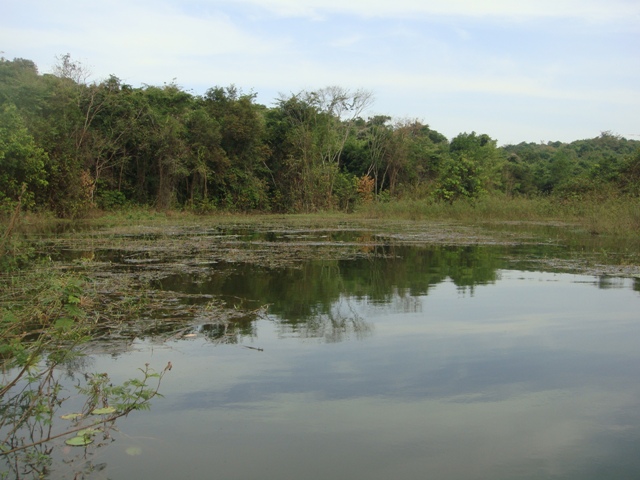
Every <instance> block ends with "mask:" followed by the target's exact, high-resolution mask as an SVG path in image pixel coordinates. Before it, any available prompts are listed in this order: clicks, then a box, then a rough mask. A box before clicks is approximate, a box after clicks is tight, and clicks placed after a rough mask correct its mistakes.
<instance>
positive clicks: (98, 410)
mask: <svg viewBox="0 0 640 480" xmlns="http://www.w3.org/2000/svg"><path fill="white" fill-rule="evenodd" d="M115 412H116V409H115V408H114V407H104V408H96V409H95V410H93V411H92V412H91V414H92V415H109V414H111V413H115Z"/></svg>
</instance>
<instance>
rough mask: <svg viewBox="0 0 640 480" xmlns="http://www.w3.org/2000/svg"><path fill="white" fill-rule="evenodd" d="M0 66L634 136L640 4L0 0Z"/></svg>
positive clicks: (509, 137)
mask: <svg viewBox="0 0 640 480" xmlns="http://www.w3.org/2000/svg"><path fill="white" fill-rule="evenodd" d="M0 52H1V53H0V56H2V57H4V58H6V59H9V60H12V59H14V58H25V59H29V60H33V61H34V62H35V63H36V65H37V66H38V69H39V71H40V73H50V72H51V71H52V67H53V66H54V65H55V64H56V63H57V62H58V60H57V59H58V58H60V57H61V56H62V55H65V54H67V53H68V54H70V55H71V58H72V59H74V60H76V61H78V62H81V63H82V64H83V65H84V66H85V67H86V68H87V69H88V70H89V71H90V72H91V77H90V79H89V81H95V82H99V81H101V80H103V79H105V78H107V77H108V76H109V75H111V74H113V75H115V76H117V77H118V78H120V79H121V80H122V81H123V82H124V83H127V84H130V85H133V86H134V87H139V86H142V85H159V86H160V85H163V84H167V83H172V82H173V83H176V84H177V85H179V86H180V87H181V88H183V89H184V90H186V91H189V92H191V93H193V94H195V95H201V94H203V93H205V92H206V90H207V89H209V88H212V87H215V86H229V85H235V86H236V87H238V88H239V89H241V90H242V91H243V92H244V93H255V94H256V99H257V102H259V103H262V104H264V105H267V106H273V105H274V103H275V101H276V100H277V98H278V97H280V96H281V95H285V96H287V95H291V94H294V93H298V92H300V91H302V90H309V91H311V90H314V89H318V88H323V87H327V86H332V85H337V86H340V87H343V88H346V89H349V90H351V91H355V90H358V89H364V90H367V91H370V92H371V93H372V94H373V96H374V102H373V104H372V106H371V107H370V108H369V109H368V110H367V111H366V112H365V114H364V116H372V115H389V116H391V117H393V119H394V120H398V121H405V120H419V121H421V122H423V123H425V124H428V125H429V126H430V127H431V128H432V129H434V130H437V131H438V132H440V133H442V134H444V135H445V136H447V137H448V138H453V137H454V136H456V135H458V134H459V133H462V132H467V133H470V132H472V131H474V132H476V133H478V134H481V133H486V134H488V135H489V136H491V137H492V138H494V139H496V140H497V141H498V144H499V145H504V144H517V143H520V142H536V143H538V142H548V141H563V142H571V141H573V140H580V139H585V138H593V137H596V136H598V135H600V133H602V132H604V131H610V132H612V133H614V134H617V135H621V136H623V137H626V138H629V139H636V140H640V113H639V112H640V1H638V0H446V1H445V0H439V1H434V0H184V1H179V0H100V1H95V0H0Z"/></svg>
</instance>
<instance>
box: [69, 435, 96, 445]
mask: <svg viewBox="0 0 640 480" xmlns="http://www.w3.org/2000/svg"><path fill="white" fill-rule="evenodd" d="M92 442H93V438H91V437H90V436H88V435H76V436H75V437H71V438H70V439H68V440H67V441H66V442H64V443H66V444H67V445H70V446H72V447H84V446H85V445H89V444H90V443H92Z"/></svg>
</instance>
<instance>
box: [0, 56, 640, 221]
mask: <svg viewBox="0 0 640 480" xmlns="http://www.w3.org/2000/svg"><path fill="white" fill-rule="evenodd" d="M87 79H88V72H87V70H86V69H85V68H84V67H83V66H82V65H81V64H80V63H78V62H75V61H74V60H73V59H72V58H71V57H70V56H69V55H64V56H62V57H60V58H59V64H58V65H57V66H56V67H55V68H54V69H53V74H44V75H43V74H40V73H39V72H38V69H37V67H36V65H35V64H34V62H32V61H30V60H25V59H20V58H17V59H14V60H8V59H5V58H0V209H2V210H8V209H11V208H12V206H13V205H15V203H16V202H17V201H18V200H19V199H20V200H21V202H22V205H24V206H26V207H27V208H40V209H48V210H51V211H54V212H56V213H57V214H58V215H59V216H63V217H74V216H81V215H83V214H85V213H86V212H87V211H89V210H90V209H91V208H96V207H98V208H103V209H111V208H117V207H120V206H124V205H150V206H153V207H155V208H158V209H170V208H187V209H193V210H195V211H201V212H207V211H211V210H215V209H228V210H236V211H253V210H257V211H278V212H308V211H315V210H327V209H341V210H350V209H352V208H354V206H355V205H357V204H358V203H366V202H371V201H385V200H388V199H391V198H394V197H402V196H405V197H406V196H409V197H416V198H432V199H433V200H434V201H446V202H455V201H457V200H459V199H471V200H472V199H474V198H478V197H480V196H482V195H487V194H492V193H500V194H504V195H507V196H514V195H558V196H561V197H567V196H574V197H575V196H580V195H585V194H590V193H594V192H603V191H606V192H616V193H619V194H622V195H635V196H637V195H639V194H640V174H638V164H639V161H638V159H639V158H640V153H639V152H640V150H639V148H640V142H638V141H635V140H628V139H625V138H622V137H619V136H617V135H615V134H613V133H611V132H602V133H601V135H599V136H598V137H596V138H592V139H584V140H577V141H575V142H572V143H561V142H549V143H540V144H534V143H520V144H518V145H507V146H503V147H498V146H497V142H496V140H494V139H492V138H491V137H490V136H489V135H487V134H478V133H476V132H470V133H468V132H464V133H460V134H459V135H457V136H456V137H454V138H453V139H450V140H449V139H447V138H446V137H445V136H444V135H442V134H441V133H439V132H437V131H436V130H433V129H432V128H431V127H430V126H429V125H426V124H424V123H422V122H420V121H418V120H403V121H400V120H394V119H392V118H391V117H389V116H385V115H376V116H373V117H368V118H364V117H363V115H364V112H365V111H366V109H367V108H368V107H369V106H370V105H371V103H372V101H373V95H372V93H371V92H367V91H362V90H349V89H345V88H342V87H338V86H328V87H325V88H322V89H319V90H315V91H301V92H297V93H292V94H290V95H281V96H280V97H279V98H277V99H276V100H275V102H274V106H272V107H267V106H264V105H260V104H258V103H256V96H255V94H253V93H245V92H242V91H240V90H239V89H237V88H236V87H234V86H233V85H231V86H226V87H221V86H213V87H212V88H210V89H209V90H207V91H206V93H205V94H204V95H194V94H192V93H190V92H187V91H185V90H183V89H182V88H181V87H179V86H178V85H176V84H174V83H170V84H165V85H162V86H150V85H145V86H143V87H138V88H134V87H132V86H131V85H127V84H126V83H123V82H122V81H121V80H120V79H119V78H118V77H116V76H114V75H112V76H110V77H109V78H107V79H106V80H103V81H101V82H94V83H88V82H87Z"/></svg>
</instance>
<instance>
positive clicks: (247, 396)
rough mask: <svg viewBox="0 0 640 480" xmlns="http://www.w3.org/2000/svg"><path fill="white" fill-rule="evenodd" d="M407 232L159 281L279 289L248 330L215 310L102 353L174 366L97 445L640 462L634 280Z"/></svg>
mask: <svg viewBox="0 0 640 480" xmlns="http://www.w3.org/2000/svg"><path fill="white" fill-rule="evenodd" d="M403 248H404V250H402V251H400V252H394V254H393V255H377V256H373V257H369V258H360V259H357V258H356V259H352V260H344V261H331V262H323V261H320V260H318V261H309V262H304V263H303V264H301V265H297V266H296V267H295V268H277V269H269V268H262V267H256V266H249V265H246V266H243V265H242V264H235V265H233V266H228V265H227V266H225V265H222V264H221V265H218V266H217V267H215V268H212V269H211V271H210V272H209V273H208V274H206V275H200V276H198V277H193V276H189V275H186V274H183V275H181V274H175V275H172V276H168V277H166V278H164V279H161V280H158V283H157V285H156V286H157V288H160V289H165V290H174V291H176V292H182V293H191V294H203V295H211V296H214V297H217V296H224V297H225V298H227V299H229V298H232V297H234V296H236V297H238V298H239V299H247V298H250V299H254V300H255V301H256V305H257V306H259V305H266V304H268V305H269V307H268V309H267V310H266V312H267V313H265V314H263V315H261V316H259V317H258V318H256V319H252V320H250V321H248V322H245V323H244V324H242V325H238V326H236V327H233V328H236V330H235V332H234V336H233V342H231V343H229V342H224V341H223V340H224V338H225V337H224V335H223V334H224V332H223V331H221V330H220V327H217V326H215V325H200V326H199V327H197V328H196V330H195V333H196V335H195V336H190V337H188V338H182V339H180V340H178V339H175V340H172V341H166V342H163V343H158V342H154V341H152V340H147V339H140V340H137V341H136V342H135V343H134V344H133V346H132V348H131V349H129V351H127V352H124V353H121V354H118V355H110V356H106V355H105V356H99V355H98V356H95V357H94V358H93V365H92V369H95V370H96V371H107V372H109V373H110V375H111V376H112V378H113V380H114V381H119V380H121V379H126V378H129V377H130V376H131V375H132V370H134V369H135V368H136V367H138V366H142V365H143V364H144V363H146V362H149V363H150V364H151V365H152V366H154V367H156V368H158V369H161V368H162V367H163V366H164V365H165V364H166V363H167V361H171V362H172V364H173V370H172V371H171V372H170V373H169V374H167V376H166V377H165V379H164V381H163V385H162V389H161V391H162V393H163V394H164V396H165V398H163V399H156V400H154V402H153V406H152V409H151V411H149V412H141V413H135V414H133V415H131V416H130V417H129V418H127V419H122V420H121V421H120V423H119V428H120V430H121V433H120V434H118V435H117V438H116V441H115V442H113V443H112V444H111V445H109V446H108V447H106V448H102V449H101V450H100V451H98V452H97V453H96V459H95V461H96V462H102V463H103V464H106V470H105V472H107V473H106V474H107V475H108V478H111V479H131V478H136V479H139V480H144V479H156V480H157V479H175V478H185V479H187V478H193V479H201V478H216V479H224V480H227V479H243V480H248V479H261V480H265V479H304V480H316V479H317V480H321V479H322V480H326V479H330V478H331V479H363V480H365V479H366V480H377V479H380V480H382V479H384V480H388V479H391V478H392V479H395V480H404V479H418V478H434V479H444V480H446V479H516V478H517V479H540V478H558V479H560V478H561V479H601V478H616V479H627V478H628V479H632V478H634V479H637V478H640V293H639V292H638V290H639V288H638V282H637V281H636V282H634V281H633V280H630V279H621V278H604V277H603V278H598V277H592V276H581V275H572V274H562V273H553V272H542V271H526V270H516V269H510V268H509V267H508V265H505V262H504V260H503V258H504V249H497V250H495V251H494V250H491V249H486V248H475V247H474V248H471V247H465V248H463V247H456V248H451V249H447V248H433V249H429V248H427V249H425V248H421V249H417V248H412V247H403ZM479 258H481V259H482V261H478V259H479ZM227 333H228V332H227ZM247 346H249V347H253V348H245V347H247ZM131 447H134V448H131ZM132 452H133V453H136V455H131V453H132Z"/></svg>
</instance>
